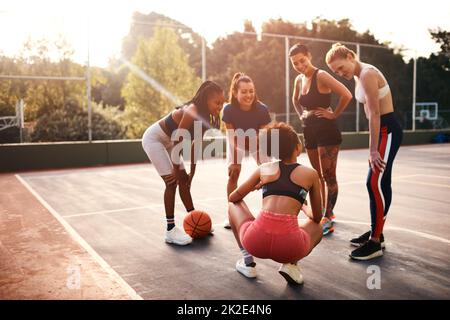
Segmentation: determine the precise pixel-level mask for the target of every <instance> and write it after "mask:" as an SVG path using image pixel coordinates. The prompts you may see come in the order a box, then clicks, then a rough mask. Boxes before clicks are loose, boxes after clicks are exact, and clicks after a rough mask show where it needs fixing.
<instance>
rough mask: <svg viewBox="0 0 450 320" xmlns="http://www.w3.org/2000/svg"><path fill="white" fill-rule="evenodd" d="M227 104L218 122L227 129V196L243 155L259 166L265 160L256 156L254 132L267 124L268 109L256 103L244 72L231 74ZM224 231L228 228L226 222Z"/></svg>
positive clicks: (255, 134) (256, 135)
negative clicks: (246, 154) (221, 122)
mask: <svg viewBox="0 0 450 320" xmlns="http://www.w3.org/2000/svg"><path fill="white" fill-rule="evenodd" d="M229 99H230V103H229V104H227V105H226V106H225V107H224V109H223V117H222V120H223V122H225V125H226V128H227V163H228V184H227V196H229V195H230V193H231V192H232V191H233V190H234V189H236V187H237V183H238V180H239V175H240V173H241V162H242V159H243V156H244V154H245V152H247V151H248V152H249V153H250V155H251V156H252V157H253V158H254V159H255V160H256V162H257V164H258V165H260V164H261V163H263V162H266V161H268V160H269V159H268V158H267V157H265V156H264V155H260V153H259V147H258V139H257V138H258V133H259V130H260V129H261V128H263V127H264V126H265V125H267V124H268V123H270V121H271V119H270V115H269V110H268V107H267V106H266V105H265V104H263V103H262V102H261V101H259V100H258V97H257V95H256V90H255V84H254V83H253V80H252V79H251V78H250V77H249V76H247V75H245V74H244V73H241V72H237V73H235V74H234V76H233V79H232V80H231V84H230V91H229ZM224 227H225V228H230V224H229V221H228V219H227V220H225V223H224Z"/></svg>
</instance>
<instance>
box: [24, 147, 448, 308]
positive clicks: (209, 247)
mask: <svg viewBox="0 0 450 320" xmlns="http://www.w3.org/2000/svg"><path fill="white" fill-rule="evenodd" d="M367 152H368V151H367V150H349V151H341V153H340V155H339V161H338V168H337V171H338V172H337V173H338V182H339V197H338V202H337V205H336V208H335V214H336V219H337V220H336V226H335V232H334V233H333V234H331V235H330V236H326V237H324V239H323V240H322V242H321V243H320V244H319V245H318V246H317V248H316V249H315V250H314V251H313V252H312V253H311V255H310V256H308V257H306V258H305V259H304V260H302V261H301V262H300V266H301V268H302V270H303V276H304V279H305V283H304V285H302V286H292V285H288V284H287V283H286V282H285V280H284V279H283V277H281V276H280V275H279V274H278V272H277V270H278V267H279V264H277V263H275V262H273V261H270V260H261V259H256V263H257V270H258V277H257V278H256V279H253V280H250V279H246V278H245V277H243V276H242V275H240V274H239V273H237V272H236V270H235V267H234V265H235V263H236V261H237V260H238V259H239V258H240V252H239V250H238V248H237V246H236V244H235V242H234V238H233V234H232V232H231V231H230V230H227V229H224V228H223V227H222V222H223V221H224V219H225V218H226V216H227V201H226V197H225V195H226V183H227V169H226V164H225V162H223V161H218V160H208V161H205V162H201V163H199V164H198V166H197V170H196V175H195V178H194V181H193V185H192V195H193V199H194V204H195V206H196V208H197V209H201V210H205V211H206V212H208V213H209V215H210V216H211V218H212V221H213V226H214V229H215V231H214V235H213V236H208V237H207V238H205V239H201V240H195V241H194V243H192V244H191V245H189V246H186V247H177V246H173V245H168V244H166V243H165V242H164V232H165V217H164V206H163V203H162V197H163V182H162V180H161V178H160V177H159V176H158V175H157V173H156V171H155V170H154V168H153V167H152V165H150V164H139V165H127V166H114V167H97V168H87V169H74V170H57V171H45V172H43V171H41V172H34V173H22V174H18V175H17V178H18V179H19V180H20V181H21V182H22V183H23V184H24V185H25V186H26V187H27V188H28V189H29V190H30V192H31V191H33V193H34V195H35V196H36V197H37V198H38V199H39V201H40V202H41V203H42V204H44V205H45V207H46V209H47V210H49V211H50V212H51V213H52V214H53V215H54V216H55V217H59V219H61V221H64V222H65V223H66V224H67V227H66V229H67V228H69V229H71V230H72V231H71V234H77V235H79V237H80V238H81V239H83V241H84V245H83V247H84V248H85V249H86V247H88V248H89V249H90V250H92V252H95V253H96V255H97V256H96V260H100V261H103V262H104V265H106V266H108V267H110V268H111V269H112V270H113V271H109V272H110V273H111V272H114V273H116V274H117V275H119V276H120V278H121V279H123V280H124V282H125V283H126V285H128V286H129V287H130V288H131V290H134V291H135V292H136V293H137V294H138V295H139V296H141V297H142V298H144V299H258V300H261V299H449V298H450V280H449V279H450V268H449V261H450V251H449V249H450V247H449V246H450V238H449V236H448V233H449V230H450V219H449V214H450V212H449V210H448V208H449V207H450V197H449V191H450V170H449V169H450V164H449V162H448V159H450V145H449V144H445V145H427V146H411V147H402V148H401V149H400V151H399V153H398V156H397V159H396V162H395V164H394V170H393V183H392V185H393V201H392V205H391V209H390V212H389V214H388V216H387V220H386V224H385V231H384V234H385V238H386V250H385V253H384V256H383V257H381V258H378V259H376V260H372V261H369V262H354V261H351V260H350V259H349V257H348V255H349V253H350V251H351V250H352V249H353V247H351V246H350V245H349V242H348V240H349V239H350V238H352V237H354V236H357V235H360V234H361V233H363V232H365V231H368V230H369V226H370V220H369V219H370V214H369V201H368V194H367V191H366V187H365V177H366V174H367V169H368V167H367V166H368V164H367V157H368V154H367ZM300 162H301V163H303V164H306V165H309V162H308V160H307V156H306V155H305V154H304V153H303V154H302V155H301V157H300ZM255 168H256V164H255V163H254V162H253V161H252V160H248V161H245V162H244V164H243V167H242V173H241V178H240V182H242V181H243V179H245V177H247V176H248V175H250V174H251V172H252V171H253V170H254V169H255ZM246 202H247V204H248V205H249V207H250V209H251V210H252V211H253V213H254V214H257V212H258V210H259V205H260V202H261V194H260V191H258V192H253V193H252V194H250V195H249V196H248V199H246ZM43 214H44V213H43ZM184 214H185V212H184V208H183V206H182V204H181V200H180V199H179V197H178V196H177V200H176V224H177V225H178V226H180V227H182V225H183V217H184ZM303 218H304V217H301V219H303Z"/></svg>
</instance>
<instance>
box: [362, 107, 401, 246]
mask: <svg viewBox="0 0 450 320" xmlns="http://www.w3.org/2000/svg"><path fill="white" fill-rule="evenodd" d="M380 120H381V123H380V139H379V143H378V151H379V152H380V155H381V158H382V159H383V160H384V162H385V163H386V167H385V169H384V171H383V172H380V171H378V170H372V168H371V167H370V166H369V173H368V175H367V181H366V186H367V191H368V192H369V198H370V215H371V222H372V229H371V230H372V233H371V236H372V237H373V238H379V237H380V235H381V233H382V232H383V226H384V221H385V220H386V215H387V213H388V211H389V207H390V205H391V201H392V187H391V177H392V165H393V163H394V159H395V156H396V154H397V151H398V149H399V148H400V144H401V142H402V137H403V132H402V129H401V127H400V124H399V123H398V121H397V120H396V119H395V117H394V113H393V112H392V113H388V114H384V115H382V116H381V119H380Z"/></svg>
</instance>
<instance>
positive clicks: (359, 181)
mask: <svg viewBox="0 0 450 320" xmlns="http://www.w3.org/2000/svg"><path fill="white" fill-rule="evenodd" d="M417 176H420V174H411V175H407V176H399V177H394V178H392V180H402V179H408V178H414V177H417ZM365 183H366V181H365V180H354V181H347V182H341V183H338V185H339V186H346V185H350V184H365Z"/></svg>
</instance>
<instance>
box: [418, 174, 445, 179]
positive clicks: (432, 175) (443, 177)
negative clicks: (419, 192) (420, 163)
mask: <svg viewBox="0 0 450 320" xmlns="http://www.w3.org/2000/svg"><path fill="white" fill-rule="evenodd" d="M418 176H422V177H430V178H439V179H450V176H437V175H435V174H418Z"/></svg>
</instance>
